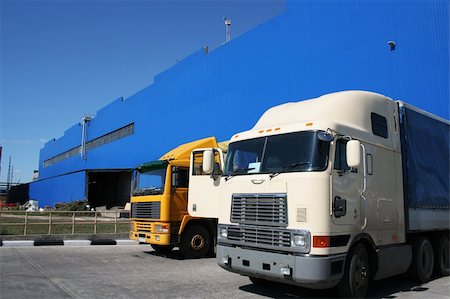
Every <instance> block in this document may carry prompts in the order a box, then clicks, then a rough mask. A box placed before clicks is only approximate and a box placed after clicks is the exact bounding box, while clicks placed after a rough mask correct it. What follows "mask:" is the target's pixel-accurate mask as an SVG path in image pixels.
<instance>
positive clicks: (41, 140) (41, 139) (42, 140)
mask: <svg viewBox="0 0 450 299" xmlns="http://www.w3.org/2000/svg"><path fill="white" fill-rule="evenodd" d="M39 141H40V142H42V143H47V142H48V139H45V138H39Z"/></svg>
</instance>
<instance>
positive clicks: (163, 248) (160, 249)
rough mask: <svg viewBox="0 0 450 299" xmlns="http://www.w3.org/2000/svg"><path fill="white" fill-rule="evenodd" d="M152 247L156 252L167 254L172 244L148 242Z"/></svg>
mask: <svg viewBox="0 0 450 299" xmlns="http://www.w3.org/2000/svg"><path fill="white" fill-rule="evenodd" d="M150 245H151V246H152V248H153V250H155V251H156V253H159V254H168V253H170V252H171V251H172V249H173V247H174V246H173V245H156V244H150Z"/></svg>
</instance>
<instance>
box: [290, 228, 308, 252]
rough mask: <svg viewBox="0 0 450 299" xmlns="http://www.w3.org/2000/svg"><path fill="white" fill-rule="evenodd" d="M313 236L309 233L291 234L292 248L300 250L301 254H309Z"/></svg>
mask: <svg viewBox="0 0 450 299" xmlns="http://www.w3.org/2000/svg"><path fill="white" fill-rule="evenodd" d="M310 246H311V236H310V233H309V232H308V231H293V232H292V233H291V247H295V248H298V249H300V250H299V251H301V252H309V249H310Z"/></svg>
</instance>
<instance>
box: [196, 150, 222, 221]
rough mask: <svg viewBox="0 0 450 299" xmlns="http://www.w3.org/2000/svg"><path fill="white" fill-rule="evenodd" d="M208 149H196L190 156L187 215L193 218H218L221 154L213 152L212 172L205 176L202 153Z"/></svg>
mask: <svg viewBox="0 0 450 299" xmlns="http://www.w3.org/2000/svg"><path fill="white" fill-rule="evenodd" d="M205 150H211V148H208V149H196V150H194V151H193V152H192V154H191V167H190V170H189V194H188V213H189V214H190V215H191V216H195V217H206V218H218V217H219V196H220V184H221V175H222V170H223V165H224V157H223V153H222V151H221V150H220V149H219V148H214V149H212V150H213V152H214V160H215V163H214V171H213V173H212V174H206V173H204V172H203V170H202V162H203V153H204V151H205Z"/></svg>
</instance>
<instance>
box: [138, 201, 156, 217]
mask: <svg viewBox="0 0 450 299" xmlns="http://www.w3.org/2000/svg"><path fill="white" fill-rule="evenodd" d="M160 213H161V202H159V201H153V202H135V203H132V204H131V218H150V219H160Z"/></svg>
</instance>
